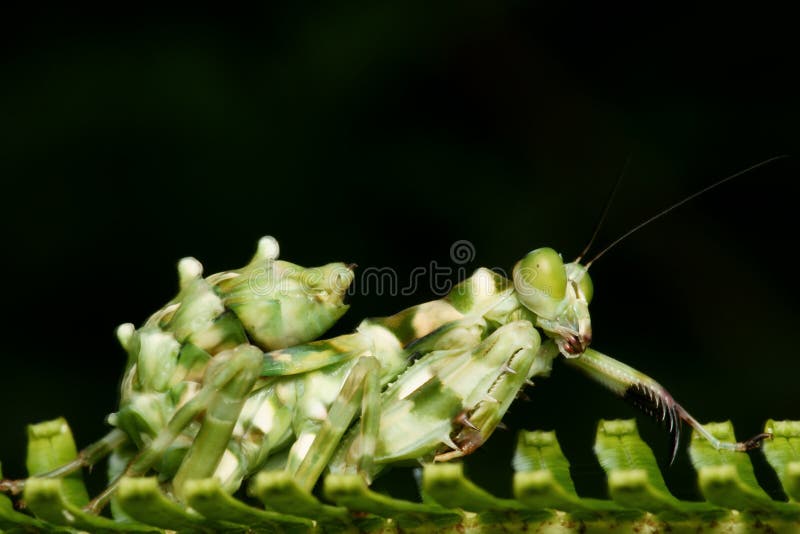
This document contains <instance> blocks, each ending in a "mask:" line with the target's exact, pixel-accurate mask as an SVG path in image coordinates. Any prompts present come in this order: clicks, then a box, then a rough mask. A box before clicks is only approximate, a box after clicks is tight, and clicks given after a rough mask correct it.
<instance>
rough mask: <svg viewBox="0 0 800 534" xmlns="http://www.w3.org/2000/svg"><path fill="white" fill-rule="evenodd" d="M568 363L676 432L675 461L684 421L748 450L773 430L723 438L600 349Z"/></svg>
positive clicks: (722, 445)
mask: <svg viewBox="0 0 800 534" xmlns="http://www.w3.org/2000/svg"><path fill="white" fill-rule="evenodd" d="M565 361H566V363H567V364H568V365H569V366H571V367H574V368H576V369H578V370H580V371H581V372H582V373H584V374H585V375H587V376H588V377H589V378H591V379H592V380H595V381H596V382H598V383H599V384H601V385H602V386H604V387H606V388H607V389H609V390H611V391H613V392H614V393H616V394H617V395H619V396H620V397H622V398H624V399H625V400H627V401H629V402H630V403H631V404H633V405H634V406H636V407H638V408H640V409H641V410H642V411H644V412H645V413H647V414H648V415H650V416H652V417H654V418H656V419H657V420H659V421H660V422H662V423H664V425H665V426H666V427H667V429H668V430H669V432H670V434H671V436H672V457H671V459H670V463H672V462H674V461H675V456H676V455H677V454H678V445H679V444H680V437H681V421H685V422H686V423H688V424H689V425H690V426H691V427H692V428H694V430H695V431H696V432H697V433H698V434H700V435H701V436H703V438H705V439H706V440H708V441H709V442H710V443H711V445H712V446H713V447H714V448H715V449H722V450H729V451H748V450H751V449H756V448H758V447H760V446H761V442H762V441H763V440H765V439H768V438H771V437H772V434H768V433H761V434H757V435H755V436H753V437H752V438H750V439H748V440H746V441H741V442H729V441H721V440H719V439H717V438H715V437H714V436H713V435H711V433H709V432H708V431H707V430H706V429H705V428H703V425H701V424H700V423H699V422H698V421H697V419H695V418H694V417H692V416H691V415H690V414H689V412H687V411H686V410H685V409H684V408H683V406H681V405H680V404H678V403H677V402H675V399H673V398H672V395H670V394H669V392H668V391H667V390H666V389H664V387H663V386H661V384H659V383H658V382H656V381H655V380H653V379H652V378H650V377H649V376H647V375H645V374H644V373H641V372H639V371H637V370H636V369H634V368H633V367H630V366H629V365H625V364H624V363H622V362H620V361H617V360H615V359H614V358H611V357H610V356H606V355H605V354H602V353H600V352H597V351H596V350H592V349H587V350H586V351H585V352H584V353H583V354H581V355H580V356H578V357H576V358H567V359H566V360H565Z"/></svg>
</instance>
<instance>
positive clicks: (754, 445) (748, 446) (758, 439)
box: [742, 432, 772, 451]
mask: <svg viewBox="0 0 800 534" xmlns="http://www.w3.org/2000/svg"><path fill="white" fill-rule="evenodd" d="M765 439H772V433H771V432H762V433H761V434H757V435H755V436H753V437H752V438H750V439H748V440H747V441H743V442H742V445H743V446H744V448H743V450H745V451H751V450H753V449H759V448H761V443H763V441H764V440H765Z"/></svg>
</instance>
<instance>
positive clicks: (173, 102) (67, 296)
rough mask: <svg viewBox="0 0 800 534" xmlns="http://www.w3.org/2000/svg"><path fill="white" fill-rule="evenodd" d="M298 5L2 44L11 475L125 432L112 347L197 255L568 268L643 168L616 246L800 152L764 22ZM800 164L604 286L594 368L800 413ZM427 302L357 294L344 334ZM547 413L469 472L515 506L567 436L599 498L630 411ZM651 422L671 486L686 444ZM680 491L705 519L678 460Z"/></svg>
mask: <svg viewBox="0 0 800 534" xmlns="http://www.w3.org/2000/svg"><path fill="white" fill-rule="evenodd" d="M292 6H293V7H286V6H284V7H282V8H270V9H265V10H263V11H254V12H239V13H232V12H221V11H219V12H210V11H209V12H198V11H194V9H189V10H177V9H176V10H174V11H172V12H170V11H168V10H167V11H165V10H164V9H163V8H162V9H160V10H158V11H151V12H130V13H110V12H109V13H94V14H93V15H91V16H85V15H82V14H80V12H79V10H75V11H73V10H72V8H70V9H69V10H68V9H64V10H63V11H58V10H57V11H50V12H45V13H36V14H29V15H27V16H24V17H20V18H14V17H9V18H8V19H7V20H6V21H5V23H6V25H7V26H8V28H7V31H5V32H4V34H3V35H4V40H5V41H6V42H7V44H8V45H10V46H8V47H7V48H6V49H5V52H4V54H3V64H2V71H3V82H2V84H1V85H0V102H1V103H0V106H1V107H2V120H1V121H0V135H2V143H0V171H1V172H2V174H1V176H2V180H3V193H2V198H3V209H2V217H3V228H4V229H6V235H5V237H4V242H3V261H2V264H3V267H4V270H6V274H5V276H4V282H5V283H4V297H5V299H4V304H5V306H4V307H5V310H4V311H5V313H4V315H5V319H3V327H2V340H3V342H2V353H1V356H0V357H2V364H1V365H2V367H0V368H1V369H2V372H1V373H2V374H0V383H2V387H0V406H2V410H3V416H2V425H0V431H1V432H2V434H1V436H2V439H1V440H0V458H2V460H3V466H4V469H5V471H6V472H7V473H8V474H14V475H19V474H21V472H22V471H21V469H22V468H21V464H22V458H23V450H24V439H25V438H24V436H25V434H24V425H25V424H27V423H30V422H34V421H38V420H42V419H46V418H52V417H55V416H57V415H64V416H66V417H67V418H68V420H69V421H70V422H71V424H72V427H73V429H74V431H75V434H76V436H77V440H78V442H79V444H86V443H88V442H90V441H91V440H92V439H94V438H96V437H98V436H100V435H101V434H102V433H103V432H104V431H105V428H106V427H105V425H104V423H103V419H104V416H105V414H107V413H109V412H110V411H112V410H113V409H114V406H115V403H116V395H117V393H116V391H117V387H118V380H119V377H120V376H121V372H122V368H123V363H124V355H123V352H122V350H121V349H120V348H119V347H118V346H117V344H116V341H115V339H114V336H113V331H114V328H115V327H116V325H118V324H120V323H122V322H126V321H132V322H136V323H139V322H141V321H143V320H144V319H145V318H146V317H147V315H148V314H149V313H151V312H152V311H154V310H155V309H157V308H158V307H159V306H160V305H161V304H162V303H164V302H165V301H167V300H168V299H169V298H170V297H171V296H172V294H173V292H174V291H175V288H176V275H175V271H174V265H175V262H176V261H177V260H178V259H179V258H180V257H182V256H185V255H190V254H191V255H194V256H196V257H198V258H199V259H201V260H202V261H203V262H204V264H205V266H206V269H207V272H209V273H211V272H215V271H219V270H222V269H225V268H231V267H236V266H239V265H241V264H242V263H243V262H244V261H246V259H247V258H248V257H249V255H250V254H251V253H252V250H253V247H254V245H255V242H256V240H257V238H258V237H259V236H261V235H263V234H267V233H269V234H272V235H275V236H276V237H278V238H279V239H280V241H281V244H282V251H283V257H284V258H286V259H289V260H291V261H294V262H297V263H301V264H320V263H326V262H328V261H333V260H342V261H347V262H355V263H358V264H359V265H360V266H361V267H360V268H361V269H364V268H366V267H369V266H379V267H384V266H387V267H394V268H396V269H398V271H399V272H400V273H401V276H407V275H408V273H410V272H411V270H412V269H413V268H414V267H415V266H420V265H427V264H428V263H429V262H430V261H432V260H436V261H438V262H442V263H444V264H448V263H449V259H448V251H449V247H450V245H451V244H452V243H453V242H454V241H456V240H460V239H466V240H469V241H471V242H472V243H473V244H474V245H475V248H476V251H477V256H476V259H475V261H474V262H473V263H472V264H470V265H469V267H470V268H474V267H478V266H481V265H483V266H489V267H502V268H509V267H511V265H513V263H514V262H515V261H516V260H517V259H518V258H519V257H521V256H522V255H523V254H524V253H525V252H527V251H528V250H530V249H532V248H535V247H538V246H542V245H549V246H553V247H555V248H556V249H558V250H560V251H562V252H563V253H564V255H565V257H567V258H570V259H571V258H572V257H574V256H575V255H576V254H577V253H578V252H579V251H580V249H581V248H582V247H583V245H584V244H585V242H586V241H587V239H588V238H589V235H590V234H591V232H592V230H593V227H594V224H595V221H596V219H597V217H598V216H599V214H600V212H601V211H602V208H603V204H604V201H605V198H606V196H607V194H608V192H609V190H610V189H611V187H612V185H613V183H614V181H615V179H616V176H617V175H618V173H619V172H620V169H621V168H622V166H623V164H624V162H625V160H626V158H627V156H628V155H629V154H631V155H632V162H631V165H630V167H629V169H628V172H627V176H626V180H625V182H624V183H623V186H622V190H621V192H620V194H619V196H618V198H617V201H616V204H615V205H614V208H613V209H612V211H611V215H610V217H609V221H608V224H607V226H606V227H605V228H604V229H603V231H602V232H601V236H600V239H599V243H600V244H603V243H608V242H610V241H611V239H613V238H614V237H616V236H617V235H619V234H621V233H622V232H624V231H625V230H627V229H628V228H630V227H631V226H633V225H634V224H635V223H637V222H639V221H641V220H643V219H644V218H646V217H648V216H650V215H652V214H654V213H656V212H657V211H658V210H660V209H661V208H663V207H665V206H667V205H669V204H670V203H672V202H675V201H677V200H679V199H681V198H683V197H684V196H686V195H688V194H690V193H692V192H693V191H695V190H697V189H699V188H701V187H703V186H705V185H707V184H709V183H711V182H713V181H714V180H716V179H718V178H721V177H723V176H725V175H727V174H730V173H732V172H735V171H738V170H740V169H743V168H745V167H747V166H748V165H750V164H752V163H755V162H757V161H759V160H761V159H764V158H767V157H770V156H773V155H777V154H783V153H788V154H795V155H796V154H797V153H798V150H797V148H798V145H799V143H798V137H800V134H798V131H799V130H798V123H799V119H800V106H799V105H798V99H797V95H798V84H797V82H795V81H794V79H793V78H794V76H795V74H796V72H795V71H796V69H797V60H796V56H795V50H794V46H793V45H794V44H795V43H794V39H795V37H794V36H793V35H792V34H793V33H794V32H795V28H794V27H793V24H792V22H791V21H792V18H791V17H790V16H789V14H788V13H784V12H781V11H779V10H772V8H770V7H768V6H765V5H763V4H762V5H760V6H761V7H759V8H758V10H757V11H754V8H753V6H751V7H750V8H749V9H748V10H747V11H739V12H736V11H726V12H701V11H698V8H697V7H694V6H691V5H683V6H682V5H677V4H661V5H658V6H651V7H649V8H646V9H645V8H642V7H641V6H639V5H637V4H630V5H623V6H618V8H617V9H618V11H614V12H610V11H605V10H601V9H600V8H594V9H587V8H584V7H580V6H578V5H576V4H568V3H553V4H552V5H548V4H541V3H528V2H511V3H500V4H496V5H495V4H494V3H492V2H486V3H482V2H457V3H436V7H432V6H430V5H427V3H421V2H420V3H418V4H416V3H396V4H384V3H377V2H361V3H360V5H359V4H352V3H348V4H347V5H344V4H342V5H338V6H333V5H331V6H327V7H319V6H315V7H312V6H310V5H303V6H302V7H301V6H300V5H295V4H292ZM728 9H729V10H730V9H732V8H728ZM220 10H221V8H220ZM797 170H798V163H797V161H796V160H792V159H790V160H784V161H781V162H778V163H775V164H773V165H771V166H769V167H768V168H763V169H761V170H758V171H756V172H753V173H752V174H750V175H749V176H747V177H743V178H741V179H738V180H736V181H735V182H733V183H730V184H727V185H725V186H724V187H721V188H719V189H718V190H716V191H715V192H713V193H711V194H709V195H707V196H704V197H702V198H701V199H699V200H697V201H694V202H692V203H691V204H690V205H687V206H685V207H682V208H681V209H680V210H678V211H677V212H676V213H674V214H673V215H670V216H669V217H668V218H666V219H663V220H660V221H659V222H657V223H655V224H653V225H652V226H650V227H648V228H647V229H646V230H643V231H642V232H640V233H639V234H637V235H636V236H634V237H632V238H630V239H629V240H628V241H627V242H625V243H624V244H623V245H621V246H619V247H618V248H617V249H615V250H614V251H613V252H612V253H610V254H609V255H608V256H607V257H606V258H604V259H603V260H602V261H600V262H599V263H598V264H597V265H596V267H594V268H593V273H592V274H593V277H594V280H595V287H596V293H595V299H596V300H595V302H594V303H593V306H592V309H593V318H594V326H595V344H594V346H595V347H596V348H598V349H599V350H602V351H605V352H607V353H609V354H611V355H613V356H615V357H618V358H619V359H622V360H624V361H625V362H628V363H630V364H631V365H634V366H635V367H637V368H639V369H641V370H643V371H645V372H648V373H650V374H651V375H652V376H654V377H656V378H657V379H658V380H659V381H661V382H662V383H663V384H664V385H665V386H667V387H668V388H669V389H670V391H671V392H672V393H673V394H674V396H675V397H676V399H678V400H679V401H680V402H682V403H683V404H684V406H686V407H687V408H688V409H689V410H690V411H691V412H692V413H693V414H694V415H695V416H696V417H697V418H699V419H700V420H703V421H707V420H722V419H727V418H731V419H732V420H733V421H734V423H735V425H736V428H737V429H738V431H739V435H740V437H742V438H745V437H748V436H749V435H750V434H754V433H756V432H758V431H760V428H761V425H762V423H763V421H764V420H765V419H766V418H768V417H775V418H795V419H800V405H798V402H797V399H798V394H797V393H796V386H797V376H798V371H799V370H800V359H798V355H797V348H796V345H797V336H796V334H795V332H796V331H797V320H798V312H797V300H798V298H797V297H798V288H797V274H796V273H795V269H796V268H797V261H795V260H794V259H793V258H794V253H795V251H796V248H797V239H796V232H797V228H798V224H797V220H796V218H795V212H796V204H797V192H798V187H797V184H796V176H797ZM431 298H433V295H432V294H431V292H430V291H429V290H428V289H427V288H425V287H423V288H420V289H419V291H418V292H417V293H416V294H415V295H413V296H397V297H378V296H375V295H361V294H356V295H355V296H354V298H353V308H352V310H351V311H350V312H349V313H348V315H347V316H345V318H344V319H343V320H342V321H341V323H340V325H339V326H337V328H336V330H335V332H346V331H348V330H350V329H352V328H353V327H354V326H355V325H356V324H357V323H358V321H359V320H360V319H361V318H362V317H364V316H370V315H385V314H389V313H393V312H394V311H397V310H399V309H401V308H403V307H405V306H408V305H411V304H415V303H419V302H422V301H425V300H429V299H431ZM529 393H530V396H531V398H532V401H531V402H529V403H522V402H521V403H517V404H515V405H514V406H513V407H512V411H511V414H510V416H509V417H508V423H509V426H510V427H511V428H512V431H511V432H507V433H502V432H498V433H497V434H496V435H495V436H494V437H493V438H492V441H491V443H490V444H489V445H488V446H486V447H485V448H484V449H482V450H480V451H478V452H477V453H476V454H475V455H473V457H471V458H470V464H469V470H470V472H471V473H473V474H475V476H476V477H477V478H478V479H480V480H481V481H482V482H483V483H486V484H489V485H492V486H493V487H494V488H496V490H497V491H498V492H501V493H508V492H509V491H510V474H508V473H506V472H503V471H502V469H508V467H507V466H508V464H509V462H510V456H511V446H512V438H513V436H514V431H515V430H517V429H521V428H542V429H555V430H556V431H557V432H558V435H559V437H560V439H561V441H562V444H563V448H564V449H565V451H566V453H567V454H568V455H569V456H570V458H571V459H572V460H573V467H574V475H575V479H576V482H577V484H578V487H579V489H582V490H584V491H587V492H589V493H592V494H600V493H601V492H602V490H601V488H602V485H601V484H602V476H601V471H600V468H599V466H598V465H597V464H596V462H595V461H594V458H593V456H592V452H591V445H592V441H593V435H594V432H595V426H596V422H597V420H598V419H599V418H603V417H605V418H612V417H631V416H633V415H634V414H635V413H636V412H635V411H634V410H633V409H632V408H629V407H628V406H627V405H626V404H624V403H623V402H621V401H619V400H617V399H616V398H613V397H612V396H610V395H609V394H607V393H605V392H604V391H602V390H600V389H599V388H597V387H595V386H593V385H591V384H588V383H587V382H586V381H585V379H583V378H582V377H580V376H578V375H576V374H575V373H573V372H572V371H571V370H570V369H566V368H563V367H561V366H557V368H556V369H555V373H554V376H553V377H552V378H551V379H549V380H542V381H539V382H538V384H537V386H536V388H535V389H534V390H532V391H530V392H529ZM640 426H641V429H642V432H643V433H644V434H645V436H646V438H647V439H648V440H649V442H650V443H652V445H653V447H654V449H655V450H656V453H657V456H658V458H659V459H660V461H662V462H664V463H666V461H667V459H668V454H667V447H666V441H667V440H666V434H665V433H664V432H662V431H661V430H660V429H659V428H658V427H657V425H655V424H654V423H651V422H649V421H647V420H645V419H641V424H640ZM754 461H756V462H758V463H759V465H762V464H763V460H762V459H761V457H760V455H759V454H755V455H754ZM667 473H668V482H669V483H670V484H671V486H672V487H673V488H674V489H675V491H676V493H677V494H678V495H680V496H682V497H687V496H693V495H695V492H694V487H693V484H694V483H693V479H692V475H691V471H690V468H689V467H688V460H687V455H686V454H685V453H684V452H682V453H681V455H680V456H679V460H678V462H677V465H676V466H675V467H673V468H672V469H671V470H669V471H668V472H667ZM762 475H763V476H764V477H766V478H764V481H765V483H766V485H767V486H768V487H769V488H770V489H774V488H775V485H776V481H775V480H774V479H773V478H770V477H769V476H768V474H766V475H764V474H763V473H762ZM402 476H405V477H406V478H404V480H406V481H408V480H410V478H408V477H407V473H405V475H402ZM409 484H410V483H409Z"/></svg>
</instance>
